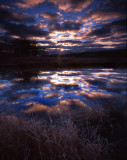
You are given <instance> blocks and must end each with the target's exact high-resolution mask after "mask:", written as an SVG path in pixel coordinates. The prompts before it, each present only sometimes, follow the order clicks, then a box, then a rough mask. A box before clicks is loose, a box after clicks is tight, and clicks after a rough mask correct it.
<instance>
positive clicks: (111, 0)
mask: <svg viewBox="0 0 127 160" xmlns="http://www.w3.org/2000/svg"><path fill="white" fill-rule="evenodd" d="M126 3H127V2H126V0H107V3H106V6H108V7H112V8H115V9H116V10H125V9H126Z"/></svg>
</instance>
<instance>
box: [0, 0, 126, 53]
mask: <svg viewBox="0 0 127 160" xmlns="http://www.w3.org/2000/svg"><path fill="white" fill-rule="evenodd" d="M17 6H18V7H17ZM126 28H127V18H126V0H104V1H101V0H12V1H1V4H0V41H1V42H3V41H5V39H8V40H9V39H10V38H11V39H12V38H18V37H25V38H29V39H35V38H36V41H37V44H38V46H39V47H40V48H41V47H43V46H44V47H45V48H46V51H49V52H50V51H51V53H58V52H60V51H61V52H83V51H87V50H101V49H107V48H125V47H126V46H127V43H126V41H127V29H126Z"/></svg>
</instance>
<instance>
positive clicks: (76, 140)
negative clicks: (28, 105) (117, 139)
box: [0, 111, 110, 160]
mask: <svg viewBox="0 0 127 160" xmlns="http://www.w3.org/2000/svg"><path fill="white" fill-rule="evenodd" d="M91 114H92V113H90V111H89V114H88V116H91ZM75 116H76V115H75ZM94 116H95V115H94V113H93V115H92V117H94ZM97 116H98V115H96V117H97ZM96 117H94V118H96ZM73 118H74V117H72V118H71V117H69V118H61V119H59V121H56V122H55V123H54V122H53V121H52V119H51V118H49V122H48V121H47V123H46V122H44V121H43V120H35V119H34V118H31V119H29V120H28V119H27V120H25V119H23V118H18V117H15V116H7V115H1V117H0V159H1V160H20V159H21V160H82V159H83V160H109V159H110V155H109V152H108V151H109V144H108V141H107V139H106V138H104V137H102V136H101V135H100V133H99V132H98V129H99V125H95V126H91V125H90V123H89V122H87V125H85V126H84V125H82V129H81V127H78V125H77V124H75V123H74V122H73ZM80 118H81V119H82V118H83V117H82V116H81V117H80ZM87 119H88V117H87ZM77 120H78V119H77ZM79 123H80V122H79ZM79 123H78V124H79ZM80 125H81V124H80Z"/></svg>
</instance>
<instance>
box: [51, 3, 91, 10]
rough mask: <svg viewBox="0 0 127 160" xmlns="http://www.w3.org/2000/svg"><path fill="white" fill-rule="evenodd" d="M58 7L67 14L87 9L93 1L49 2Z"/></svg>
mask: <svg viewBox="0 0 127 160" xmlns="http://www.w3.org/2000/svg"><path fill="white" fill-rule="evenodd" d="M49 1H50V2H52V3H54V4H55V5H57V6H58V8H59V9H60V10H64V11H67V12H80V11H82V10H83V9H85V8H87V7H88V6H89V5H90V4H91V3H92V2H93V0H49Z"/></svg>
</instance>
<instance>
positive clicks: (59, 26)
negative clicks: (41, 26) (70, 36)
mask: <svg viewBox="0 0 127 160" xmlns="http://www.w3.org/2000/svg"><path fill="white" fill-rule="evenodd" d="M81 26H82V24H81V23H78V22H74V21H65V22H63V23H50V25H49V30H50V31H79V30H80V27H81Z"/></svg>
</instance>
